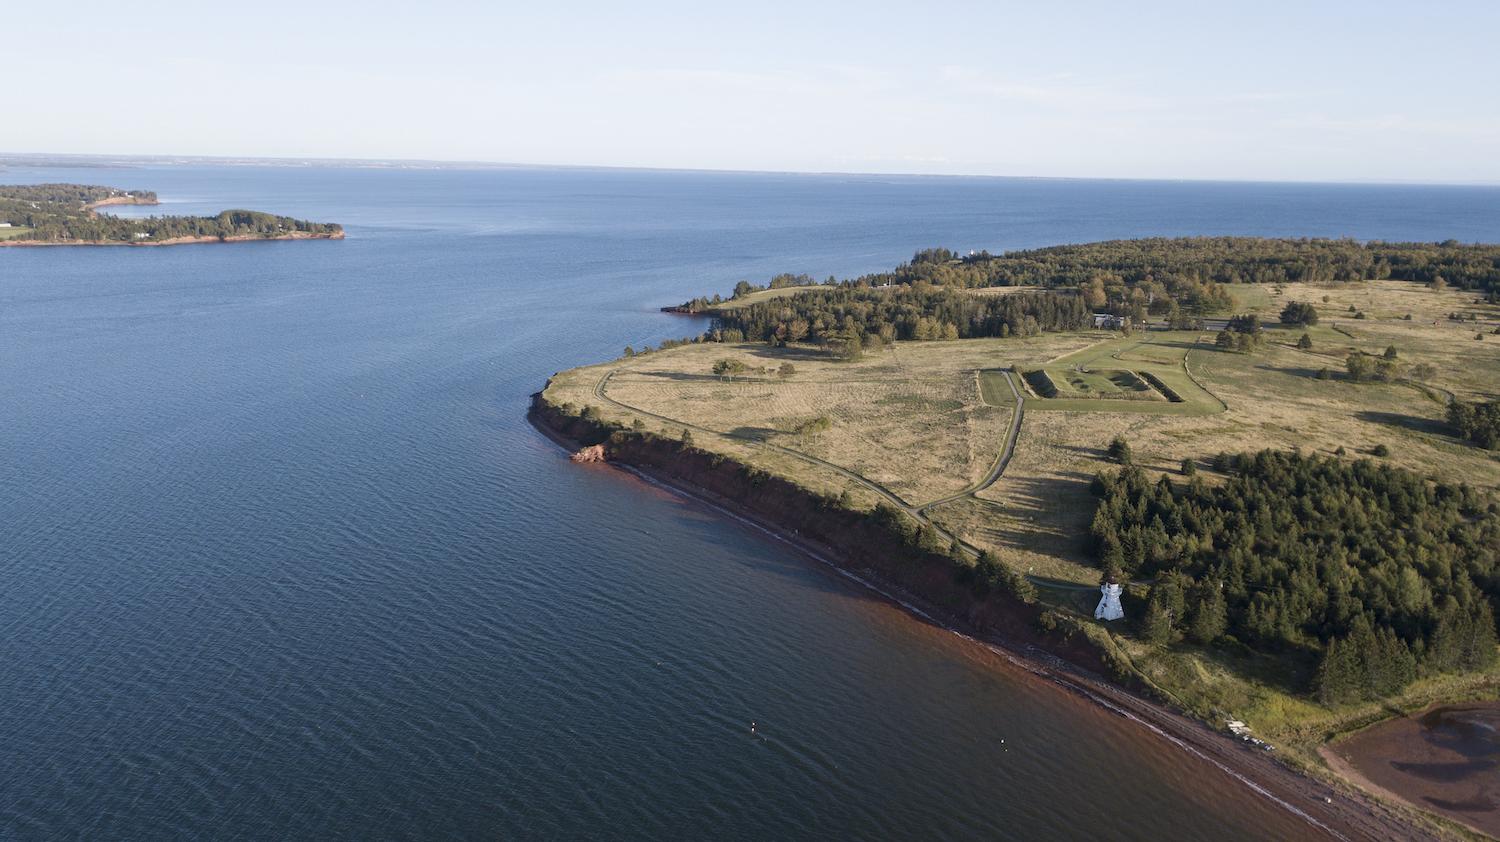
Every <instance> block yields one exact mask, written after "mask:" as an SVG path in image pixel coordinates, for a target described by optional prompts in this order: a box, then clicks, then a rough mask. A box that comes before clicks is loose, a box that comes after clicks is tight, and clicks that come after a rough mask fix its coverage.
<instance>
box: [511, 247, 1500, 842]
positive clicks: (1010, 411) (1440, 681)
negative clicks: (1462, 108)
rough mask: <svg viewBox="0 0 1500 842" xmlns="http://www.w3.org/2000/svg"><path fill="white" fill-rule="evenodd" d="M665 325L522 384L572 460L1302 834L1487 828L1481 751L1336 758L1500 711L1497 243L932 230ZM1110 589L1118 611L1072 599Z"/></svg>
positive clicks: (1491, 815)
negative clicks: (854, 267)
mask: <svg viewBox="0 0 1500 842" xmlns="http://www.w3.org/2000/svg"><path fill="white" fill-rule="evenodd" d="M664 309H670V310H673V311H677V312H687V313H698V314H706V315H710V316H712V317H713V321H712V322H711V324H710V327H709V329H708V330H707V331H706V332H704V333H703V334H701V335H698V336H693V337H689V338H686V339H683V340H677V341H668V342H664V343H662V345H661V347H658V348H644V349H636V348H626V349H624V353H623V355H622V356H621V357H620V358H619V359H616V360H614V361H612V362H608V363H602V364H599V365H592V366H586V367H582V368H577V369H572V370H569V371H564V372H560V373H558V374H556V375H555V376H553V377H552V378H551V379H550V380H549V381H548V383H547V386H546V388H545V389H544V391H542V392H540V393H538V394H537V395H536V396H535V399H534V401H533V406H532V418H533V420H534V421H535V422H536V423H537V424H538V426H540V427H542V428H543V429H544V430H546V431H547V432H549V434H551V435H553V436H554V437H556V438H559V439H560V440H562V441H565V442H567V443H569V444H570V446H573V447H576V448H582V449H581V450H580V452H579V454H578V455H577V458H578V459H579V460H580V461H606V462H613V463H617V464H620V465H623V466H626V467H629V468H631V469H633V470H637V471H640V472H643V473H645V474H648V475H650V476H652V477H653V478H655V479H657V480H659V481H662V482H665V483H667V484H670V485H673V486H675V487H677V488H679V489H681V490H684V491H686V492H688V493H692V494H694V495H696V496H698V497H700V498H702V499H705V500H708V501H710V502H711V503H712V504H714V505H717V506H720V507H723V508H725V509H728V510H732V511H734V512H736V513H737V514H739V515H741V516H743V517H746V518H749V519H751V520H754V521H756V522H758V523H761V524H762V525H764V526H767V527H768V528H771V529H774V530H776V531H778V532H780V533H781V534H782V535H783V536H784V537H785V538H786V539H787V540H789V541H792V542H794V543H797V544H799V545H800V546H802V547H803V548H804V549H806V550H807V551H808V552H810V553H812V554H813V555H815V556H816V557H818V558H820V559H822V560H825V561H827V562H829V563H831V564H835V565H836V566H838V567H840V568H842V569H843V570H844V571H845V572H846V573H848V574H849V575H853V576H855V577H857V578H860V579H861V580H864V581H865V582H866V583H868V584H870V585H871V586H873V587H876V588H878V589H880V590H881V591H882V592H884V593H886V594H888V595H891V596H892V597H894V598H896V599H898V600H899V601H901V602H902V603H903V604H906V605H908V606H909V607H915V608H918V609H919V610H920V612H921V615H922V616H924V617H927V618H929V619H931V620H933V621H935V622H940V623H941V624H943V625H946V626H948V627H950V628H954V629H957V630H960V631H963V632H965V633H968V634H971V635H974V636H975V637H977V638H979V639H981V640H985V641H987V642H990V643H993V644H996V645H999V646H1001V647H1003V648H1005V649H1007V650H1008V651H1010V652H1011V653H1012V654H1013V655H1014V656H1015V657H1016V658H1018V659H1020V660H1022V661H1023V662H1025V663H1026V664H1027V665H1028V667H1029V668H1032V669H1034V670H1038V671H1043V672H1045V673H1046V674H1048V675H1049V676H1050V677H1052V678H1053V679H1054V680H1057V681H1059V682H1060V683H1063V684H1064V685H1065V686H1072V687H1075V688H1076V689H1079V691H1080V692H1083V693H1086V694H1088V695H1090V696H1093V697H1096V698H1103V699H1107V700H1108V702H1107V703H1108V704H1110V705H1111V706H1112V707H1115V708H1118V709H1123V710H1127V711H1130V712H1131V714H1132V715H1135V716H1139V717H1141V718H1143V719H1145V720H1146V721H1148V722H1151V723H1153V725H1154V726H1155V727H1157V728H1159V729H1161V730H1163V731H1164V732H1166V733H1168V734H1171V735H1172V736H1173V738H1174V739H1176V740H1178V741H1180V742H1181V744H1183V745H1184V746H1185V747H1187V748H1188V750H1190V751H1192V752H1193V753H1196V754H1200V755H1202V756H1205V757H1209V758H1211V759H1213V761H1214V762H1218V763H1223V764H1227V765H1228V766H1229V767H1231V768H1235V769H1236V770H1239V771H1240V772H1241V773H1243V774H1244V775H1246V776H1247V777H1248V778H1250V779H1252V780H1255V781H1257V782H1258V785H1260V786H1263V787H1265V789H1266V791H1268V792H1270V793H1271V794H1272V796H1273V797H1276V798H1278V799H1282V800H1283V803H1284V804H1286V805H1289V806H1290V807H1292V808H1293V809H1295V810H1297V811H1298V812H1301V811H1304V810H1306V811H1307V812H1308V814H1309V815H1310V816H1311V817H1312V819H1313V820H1314V821H1315V822H1323V823H1327V825H1337V826H1340V827H1343V828H1344V829H1345V830H1349V829H1350V828H1353V830H1352V831H1351V832H1352V833H1353V835H1355V836H1365V835H1369V836H1374V837H1378V836H1380V835H1381V831H1380V830H1379V829H1378V828H1374V827H1372V826H1370V825H1369V824H1368V822H1372V821H1377V822H1378V821H1391V822H1395V826H1399V827H1401V828H1402V832H1401V834H1399V835H1405V836H1421V835H1424V834H1428V835H1434V836H1437V837H1442V836H1445V835H1448V834H1450V833H1455V832H1457V833H1468V832H1469V830H1468V829H1480V830H1484V831H1487V832H1490V833H1494V832H1496V828H1497V827H1500V821H1497V820H1500V804H1489V803H1488V802H1485V801H1484V800H1483V798H1482V797H1478V796H1472V791H1475V787H1479V788H1480V789H1483V787H1484V786H1487V785H1481V784H1480V783H1478V782H1476V781H1477V780H1478V779H1480V778H1483V777H1484V776H1485V775H1487V774H1489V772H1488V771H1487V770H1488V769H1490V767H1489V766H1473V764H1470V767H1465V768H1467V769H1468V771H1467V772H1463V770H1462V769H1457V767H1456V771H1455V773H1454V774H1453V775H1452V776H1450V777H1449V778H1447V779H1445V780H1446V783H1445V784H1444V786H1445V787H1447V789H1445V790H1444V791H1443V792H1442V793H1441V797H1439V798H1431V797H1426V798H1419V797H1417V795H1415V794H1414V793H1416V792H1418V791H1420V792H1422V793H1424V794H1426V793H1430V792H1433V791H1435V785H1434V784H1433V783H1432V781H1422V782H1421V783H1422V786H1420V787H1416V786H1413V787H1410V788H1403V784H1402V782H1401V780H1399V778H1400V776H1399V775H1396V776H1394V777H1393V776H1392V774H1389V768H1388V767H1387V762H1396V761H1398V760H1400V759H1401V758H1391V757H1386V758H1381V759H1380V760H1381V761H1382V762H1381V763H1379V764H1377V765H1380V766H1381V767H1382V768H1381V771H1380V773H1379V774H1375V773H1373V772H1369V771H1368V770H1365V769H1363V768H1361V767H1360V766H1359V764H1360V762H1361V758H1364V760H1366V761H1368V759H1369V756H1370V753H1369V750H1368V749H1367V748H1366V749H1363V750H1362V753H1361V752H1343V753H1342V754H1341V751H1342V750H1341V746H1343V745H1344V744H1345V742H1346V740H1345V739H1344V738H1346V737H1348V736H1350V735H1353V734H1355V733H1356V732H1364V733H1371V732H1372V731H1373V730H1375V729H1379V728H1382V727H1386V725H1384V724H1382V723H1384V722H1386V721H1387V720H1390V718H1391V717H1392V714H1393V713H1396V712H1405V713H1407V714H1411V713H1415V712H1419V711H1427V710H1430V709H1433V708H1434V707H1437V708H1438V709H1439V710H1441V709H1442V708H1441V706H1443V705H1454V704H1458V703H1461V702H1470V701H1473V700H1491V702H1490V703H1489V704H1493V702H1492V700H1493V699H1495V698H1496V697H1497V695H1500V648H1497V641H1496V626H1495V616H1494V615H1495V607H1496V604H1497V601H1500V496H1497V491H1500V453H1497V450H1496V448H1497V447H1500V246H1492V245H1464V244H1459V243H1454V242H1446V243H1359V242H1354V241H1348V240H1270V239H1257V238H1192V239H1150V240H1132V241H1114V242H1105V243H1094V244H1088V245H1079V246H1059V247H1054V248H1048V249H1036V250H1029V251H1019V252H1010V253H1006V254H1000V255H991V254H989V253H985V252H978V253H970V254H967V255H959V254H955V253H953V252H950V251H948V250H946V249H931V250H927V251H923V252H919V253H918V254H916V255H915V256H914V257H913V259H912V260H911V261H909V262H907V263H904V264H902V265H901V266H899V267H897V268H896V269H894V270H892V271H890V272H885V273H879V274H875V275H869V276H864V277H859V278H850V279H844V280H837V279H832V278H831V279H829V280H828V281H826V282H822V283H819V282H816V281H814V280H813V279H811V278H808V277H807V276H797V275H782V276H778V277H777V278H776V279H774V280H773V281H772V282H771V283H770V284H767V285H765V286H755V285H751V284H749V283H748V282H747V283H742V284H741V285H740V286H739V287H737V288H736V289H735V291H734V293H733V294H732V295H730V296H729V297H727V298H726V297H722V296H714V297H712V298H707V297H705V298H698V299H694V300H692V301H688V302H685V303H683V304H681V305H678V306H676V307H672V308H664ZM1101 582H1103V583H1118V584H1120V585H1121V586H1122V590H1123V593H1122V594H1121V597H1122V603H1123V608H1124V613H1125V618H1124V619H1122V620H1116V621H1113V622H1106V621H1103V620H1097V619H1095V616H1094V613H1095V606H1096V605H1097V604H1098V603H1099V601H1100V590H1101ZM1038 649H1045V650H1048V651H1050V652H1053V653H1056V654H1058V655H1061V656H1062V657H1064V658H1066V659H1067V660H1068V661H1070V662H1071V664H1072V665H1071V666H1066V665H1060V664H1058V663H1057V662H1056V660H1055V659H1050V658H1038V657H1037V656H1036V653H1037V651H1038ZM1106 676H1107V677H1108V678H1107V680H1106V679H1105V678H1104V677H1106ZM1464 710H1465V711H1469V710H1470V709H1469V708H1465V709H1464ZM1182 714H1185V715H1186V716H1188V717H1190V718H1191V719H1193V720H1196V721H1197V722H1200V723H1203V724H1205V725H1207V726H1208V728H1203V727H1202V726H1196V727H1195V726H1192V725H1190V724H1189V721H1188V720H1187V719H1184V718H1182V716H1181V715H1182ZM1465 715H1466V716H1468V715H1471V712H1470V713H1465ZM1452 718H1453V717H1452V716H1451V715H1447V716H1446V719H1445V715H1442V714H1439V715H1427V716H1426V717H1425V718H1424V719H1423V720H1422V721H1429V720H1430V721H1448V720H1452ZM1396 721H1398V722H1407V723H1410V722H1411V720H1409V719H1398V720H1396ZM1372 726H1373V727H1372ZM1404 727H1415V726H1409V725H1408V726H1404ZM1230 732H1232V736H1231V733H1230ZM1215 734H1222V735H1223V736H1216V735H1215ZM1368 743H1369V741H1365V744H1368ZM1226 746H1228V748H1226ZM1345 754H1347V755H1348V756H1347V757H1346V756H1344V755H1345ZM1272 758H1279V760H1273V759H1272ZM1413 760H1414V761H1416V760H1421V761H1422V762H1426V761H1428V760H1430V758H1427V757H1425V756H1424V757H1423V758H1413ZM1418 765H1420V764H1418ZM1366 775H1368V777H1366ZM1377 778H1378V780H1379V786H1374V785H1371V784H1370V780H1371V779H1377ZM1413 780H1415V779H1413ZM1319 787H1321V788H1322V789H1319ZM1436 789H1443V788H1442V787H1436ZM1392 793H1394V795H1395V798H1390V797H1389V796H1390V795H1391V794H1392ZM1335 795H1336V796H1337V798H1336V799H1335ZM1325 797H1326V798H1327V799H1329V800H1327V801H1325ZM1485 797H1487V796H1485ZM1399 799H1405V801H1401V800H1399ZM1476 799H1477V800H1476ZM1314 800H1316V801H1317V802H1318V804H1317V806H1316V807H1311V806H1308V804H1309V802H1312V801H1314ZM1408 802H1409V803H1408ZM1352 805H1359V806H1358V807H1357V808H1356V807H1355V806H1352ZM1412 805H1416V806H1417V807H1420V808H1421V809H1422V810H1423V811H1425V812H1419V811H1418V810H1415V809H1413V807H1412ZM1455 805H1456V806H1455ZM1475 805H1478V806H1475ZM1382 816H1383V817H1384V818H1378V817H1382ZM1372 817H1374V818H1372ZM1362 822H1363V823H1365V824H1361V823H1362ZM1386 832H1387V833H1389V829H1388V828H1387V831H1386Z"/></svg>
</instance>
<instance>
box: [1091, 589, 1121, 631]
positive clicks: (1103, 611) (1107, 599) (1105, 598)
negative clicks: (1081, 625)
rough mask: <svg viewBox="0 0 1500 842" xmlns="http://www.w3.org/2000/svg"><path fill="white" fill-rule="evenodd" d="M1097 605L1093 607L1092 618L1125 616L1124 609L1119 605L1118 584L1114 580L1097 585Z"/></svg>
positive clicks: (1119, 617) (1105, 618)
mask: <svg viewBox="0 0 1500 842" xmlns="http://www.w3.org/2000/svg"><path fill="white" fill-rule="evenodd" d="M1099 593H1100V594H1102V596H1101V597H1100V598H1099V607H1098V608H1095V609H1094V619H1095V620H1104V621H1106V622H1108V621H1110V620H1119V619H1122V618H1123V617H1124V616H1125V609H1124V608H1121V607H1120V586H1119V585H1117V584H1115V583H1114V582H1105V583H1104V584H1102V585H1100V586H1099Z"/></svg>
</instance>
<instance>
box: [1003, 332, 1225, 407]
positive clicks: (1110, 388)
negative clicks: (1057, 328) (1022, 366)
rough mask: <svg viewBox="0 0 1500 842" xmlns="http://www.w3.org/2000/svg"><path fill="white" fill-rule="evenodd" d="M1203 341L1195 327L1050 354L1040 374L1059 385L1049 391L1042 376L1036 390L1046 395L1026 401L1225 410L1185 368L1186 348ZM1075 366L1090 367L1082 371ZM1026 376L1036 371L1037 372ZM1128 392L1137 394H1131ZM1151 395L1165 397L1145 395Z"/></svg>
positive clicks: (1052, 404) (1054, 404) (1049, 404)
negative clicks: (1162, 388)
mask: <svg viewBox="0 0 1500 842" xmlns="http://www.w3.org/2000/svg"><path fill="white" fill-rule="evenodd" d="M1201 347H1203V346H1202V344H1201V342H1200V337H1199V335H1198V333H1196V332H1194V331H1172V332H1160V333H1158V332H1152V333H1140V334H1134V335H1131V336H1125V337H1120V338H1117V339H1107V340H1105V341H1103V342H1099V343H1096V344H1094V345H1090V346H1089V347H1087V348H1084V349H1082V350H1080V351H1074V352H1073V353H1071V354H1065V355H1063V356H1061V357H1058V358H1057V359H1054V360H1052V361H1051V363H1050V364H1049V365H1048V366H1047V367H1046V368H1045V369H1042V370H1041V372H1040V374H1041V376H1042V377H1045V378H1046V380H1048V381H1050V382H1051V384H1052V385H1053V386H1055V387H1056V389H1057V393H1056V395H1055V396H1054V397H1046V396H1045V394H1044V393H1045V391H1046V389H1045V386H1046V383H1045V382H1041V383H1040V385H1042V386H1043V387H1044V388H1042V389H1038V390H1037V392H1038V394H1039V395H1043V397H1042V398H1041V399H1040V400H1033V401H1031V402H1030V403H1028V404H1027V406H1028V407H1030V408H1032V409H1042V410H1054V411H1061V412H1134V413H1143V414H1147V415H1211V414H1214V413H1217V412H1223V411H1224V406H1223V404H1221V403H1220V402H1219V400H1218V398H1216V397H1214V396H1213V395H1212V394H1210V393H1209V392H1207V391H1205V390H1204V389H1203V388H1202V387H1201V386H1199V385H1198V384H1197V383H1194V382H1193V380H1192V378H1190V377H1188V375H1187V373H1186V372H1185V371H1184V370H1183V360H1184V359H1186V358H1187V355H1188V353H1189V352H1191V351H1192V350H1194V349H1196V348H1201ZM1077 368H1084V369H1088V370H1087V371H1078V370H1077ZM1141 372H1149V373H1150V374H1151V375H1153V376H1155V377H1156V378H1157V379H1158V380H1160V381H1161V382H1162V383H1163V384H1165V385H1166V386H1167V388H1169V389H1171V390H1172V391H1173V392H1174V393H1176V395H1177V396H1178V397H1179V398H1181V400H1180V401H1172V400H1169V399H1166V396H1165V395H1161V393H1160V392H1158V391H1157V390H1156V389H1155V388H1153V387H1151V386H1149V385H1147V384H1146V383H1144V382H1142V381H1141V380H1140V378H1139V375H1140V373H1141ZM1027 376H1028V377H1032V378H1036V377H1037V375H1036V374H1035V373H1033V374H1028V375H1027ZM1033 385H1034V387H1035V386H1036V385H1038V383H1037V382H1036V381H1034V382H1033ZM1129 395H1134V396H1139V397H1127V396H1129ZM1149 395H1155V396H1157V397H1160V398H1161V399H1160V400H1157V399H1154V398H1152V397H1147V396H1149ZM1095 396H1096V397H1095Z"/></svg>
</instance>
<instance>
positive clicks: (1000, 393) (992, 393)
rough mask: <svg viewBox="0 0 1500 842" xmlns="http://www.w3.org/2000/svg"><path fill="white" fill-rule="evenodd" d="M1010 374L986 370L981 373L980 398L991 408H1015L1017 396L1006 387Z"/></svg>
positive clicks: (996, 370)
mask: <svg viewBox="0 0 1500 842" xmlns="http://www.w3.org/2000/svg"><path fill="white" fill-rule="evenodd" d="M1008 380H1010V372H1008V371H1000V370H998V369H985V370H984V371H981V372H979V396H980V398H982V399H983V400H984V402H985V403H987V404H989V405H990V406H1015V404H1016V395H1015V393H1014V392H1012V391H1011V390H1010V386H1008V385H1006V381H1008Z"/></svg>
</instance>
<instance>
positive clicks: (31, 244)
mask: <svg viewBox="0 0 1500 842" xmlns="http://www.w3.org/2000/svg"><path fill="white" fill-rule="evenodd" d="M342 239H344V232H343V231H334V232H331V233H328V234H314V233H312V232H308V231H293V232H291V233H288V234H277V235H275V236H272V237H258V236H254V235H251V234H237V235H235V236H232V237H172V238H170V239H166V240H137V241H126V240H0V248H46V247H49V246H130V247H132V248H148V247H151V246H191V245H206V244H208V243H259V242H278V241H283V240H342Z"/></svg>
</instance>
